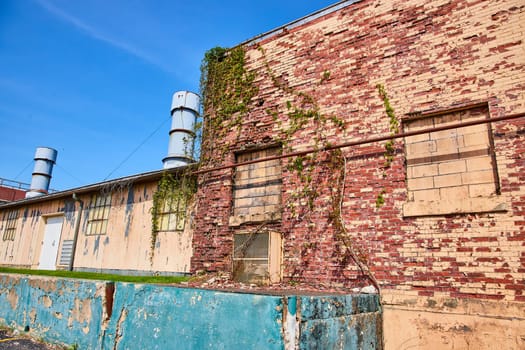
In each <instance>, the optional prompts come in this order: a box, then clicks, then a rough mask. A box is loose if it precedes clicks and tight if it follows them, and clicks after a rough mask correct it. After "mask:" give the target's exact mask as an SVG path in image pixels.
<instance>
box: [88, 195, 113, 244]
mask: <svg viewBox="0 0 525 350" xmlns="http://www.w3.org/2000/svg"><path fill="white" fill-rule="evenodd" d="M110 208H111V193H108V194H102V193H100V194H96V195H93V197H92V199H91V206H90V209H89V217H88V229H87V234H88V235H102V234H106V232H107V229H108V219H109V209H110Z"/></svg>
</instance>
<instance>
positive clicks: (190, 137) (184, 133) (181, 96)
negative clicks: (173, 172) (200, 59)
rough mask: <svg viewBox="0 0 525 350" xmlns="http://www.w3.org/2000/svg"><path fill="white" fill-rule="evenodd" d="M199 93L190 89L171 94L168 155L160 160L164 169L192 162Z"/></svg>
mask: <svg viewBox="0 0 525 350" xmlns="http://www.w3.org/2000/svg"><path fill="white" fill-rule="evenodd" d="M199 104H200V98H199V95H197V94H195V93H193V92H190V91H178V92H176V93H174V94H173V100H172V103H171V129H170V141H169V145H168V155H167V156H166V157H165V158H164V159H163V160H162V162H163V163H164V166H163V167H164V169H168V168H175V167H179V166H183V165H187V164H189V163H192V162H193V161H194V160H193V144H194V141H195V131H194V130H195V121H196V119H197V116H198V115H199Z"/></svg>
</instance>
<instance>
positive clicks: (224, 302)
mask: <svg viewBox="0 0 525 350" xmlns="http://www.w3.org/2000/svg"><path fill="white" fill-rule="evenodd" d="M0 323H3V324H5V325H9V326H12V327H15V328H19V329H24V328H26V329H27V328H29V331H30V332H31V333H32V334H33V335H35V336H38V337H42V338H43V339H45V340H47V341H54V342H61V343H66V344H71V345H73V344H77V345H78V347H79V349H97V350H98V349H137V348H142V349H175V348H176V349H380V348H381V312H380V309H379V302H378V297H377V296H376V295H338V296H333V295H331V296H318V295H316V296H306V295H260V294H245V293H230V292H222V291H214V290H204V289H192V288H178V287H172V286H159V285H147V284H133V283H115V284H113V283H111V282H101V281H86V280H72V279H60V278H47V277H34V276H31V277H30V276H22V275H1V276H0Z"/></svg>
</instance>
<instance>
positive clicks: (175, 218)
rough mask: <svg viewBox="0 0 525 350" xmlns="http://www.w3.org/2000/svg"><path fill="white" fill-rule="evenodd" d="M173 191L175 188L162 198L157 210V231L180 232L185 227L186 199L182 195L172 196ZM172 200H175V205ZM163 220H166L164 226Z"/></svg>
mask: <svg viewBox="0 0 525 350" xmlns="http://www.w3.org/2000/svg"><path fill="white" fill-rule="evenodd" d="M175 191H176V190H175V189H172V190H171V191H170V193H169V194H168V195H166V196H165V197H164V198H162V202H161V205H160V207H159V210H158V212H157V218H158V227H157V232H182V231H184V228H185V227H186V212H187V209H188V201H187V200H186V199H185V198H183V196H182V195H181V196H174V195H173V194H174V193H175ZM174 201H176V203H175V205H174V203H173V202H174ZM164 222H167V224H166V226H165V227H163V226H164ZM172 224H173V226H172Z"/></svg>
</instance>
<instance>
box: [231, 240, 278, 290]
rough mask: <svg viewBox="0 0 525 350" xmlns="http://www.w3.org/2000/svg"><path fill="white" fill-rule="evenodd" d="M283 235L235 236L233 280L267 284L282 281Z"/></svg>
mask: <svg viewBox="0 0 525 350" xmlns="http://www.w3.org/2000/svg"><path fill="white" fill-rule="evenodd" d="M280 271H281V235H280V234H279V233H278V232H258V233H241V234H235V235H234V236H233V278H234V279H235V280H236V281H239V282H245V283H256V284H267V283H269V282H270V283H275V282H279V281H280V276H281V273H280Z"/></svg>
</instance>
